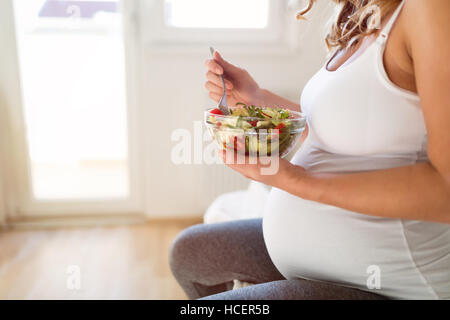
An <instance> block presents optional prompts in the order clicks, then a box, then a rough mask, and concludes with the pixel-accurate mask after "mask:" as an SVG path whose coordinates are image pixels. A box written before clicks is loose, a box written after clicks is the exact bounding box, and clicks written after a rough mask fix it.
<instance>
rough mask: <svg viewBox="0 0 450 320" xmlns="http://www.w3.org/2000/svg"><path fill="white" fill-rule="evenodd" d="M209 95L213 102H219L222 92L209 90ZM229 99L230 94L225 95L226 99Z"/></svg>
mask: <svg viewBox="0 0 450 320" xmlns="http://www.w3.org/2000/svg"><path fill="white" fill-rule="evenodd" d="M209 97H210V98H211V99H212V100H213V101H215V102H219V101H220V99H222V94H221V93H220V94H219V93H215V92H210V93H209ZM230 99H231V96H229V95H227V100H228V101H229V100H230Z"/></svg>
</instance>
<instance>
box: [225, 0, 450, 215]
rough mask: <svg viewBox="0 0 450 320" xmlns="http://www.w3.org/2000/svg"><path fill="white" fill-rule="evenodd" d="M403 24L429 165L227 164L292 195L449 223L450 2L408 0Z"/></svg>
mask: <svg viewBox="0 0 450 320" xmlns="http://www.w3.org/2000/svg"><path fill="white" fill-rule="evenodd" d="M404 10H405V12H404V14H405V19H403V21H407V22H408V24H407V25H405V26H404V28H405V34H406V37H407V38H408V39H407V40H406V42H407V46H408V48H409V49H408V50H409V51H410V55H411V58H412V60H413V63H414V71H415V76H416V83H417V87H418V92H419V95H420V99H421V104H422V109H423V114H424V118H425V122H426V126H427V130H428V155H429V160H430V162H429V163H420V164H416V165H412V166H408V167H402V168H394V169H388V170H380V171H372V172H366V173H354V174H312V173H308V172H306V171H305V170H304V169H303V168H301V167H298V166H294V165H292V164H291V163H289V162H287V161H285V160H280V166H279V171H278V173H277V174H276V175H274V176H263V175H261V165H249V164H246V165H233V164H232V165H230V166H231V167H233V168H234V169H235V170H237V171H239V172H241V173H242V174H244V175H245V176H247V177H250V178H252V179H255V180H258V181H261V182H264V183H267V184H270V185H272V186H275V187H278V188H280V189H283V190H285V191H287V192H289V193H291V194H293V195H296V196H299V197H302V198H305V199H309V200H313V201H317V202H321V203H325V204H329V205H333V206H337V207H341V208H344V209H348V210H352V211H355V212H360V213H364V214H368V215H374V216H379V217H387V218H401V219H410V220H426V221H434V222H442V223H450V63H449V62H450V61H449V60H450V43H449V41H448V40H449V39H450V19H448V13H449V12H450V1H448V0H427V1H423V0H407V4H406V6H405V8H404Z"/></svg>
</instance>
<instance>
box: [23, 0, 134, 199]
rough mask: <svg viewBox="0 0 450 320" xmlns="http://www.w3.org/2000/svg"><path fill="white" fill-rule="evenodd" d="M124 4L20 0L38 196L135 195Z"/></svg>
mask: <svg viewBox="0 0 450 320" xmlns="http://www.w3.org/2000/svg"><path fill="white" fill-rule="evenodd" d="M120 7H121V6H120V1H119V0H115V1H114V0H111V1H106V0H102V1H91V0H83V1H60V0H36V1H29V0H14V10H15V21H16V34H17V43H18V55H19V63H20V79H21V84H22V100H23V110H24V117H25V119H24V120H25V125H26V129H27V137H26V138H27V145H28V154H29V159H28V164H29V178H30V188H31V190H30V191H31V192H30V193H31V195H30V197H31V198H32V199H33V201H44V202H61V201H62V202H64V201H97V200H98V201H100V200H101V199H108V200H124V199H129V198H130V196H131V188H130V179H131V177H130V159H129V147H128V138H129V137H128V132H129V128H128V125H127V124H128V109H127V94H126V72H125V54H124V45H123V32H122V14H121V12H120V10H119V9H120Z"/></svg>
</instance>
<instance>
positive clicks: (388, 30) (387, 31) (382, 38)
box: [378, 0, 405, 44]
mask: <svg viewBox="0 0 450 320" xmlns="http://www.w3.org/2000/svg"><path fill="white" fill-rule="evenodd" d="M404 5H405V0H402V1H401V3H400V4H399V6H398V8H397V9H396V10H395V12H394V14H393V15H392V17H391V18H390V19H389V22H388V23H387V25H386V26H385V27H384V28H383V30H382V31H381V34H380V36H379V38H378V40H379V41H380V42H381V43H383V44H384V43H385V42H386V41H387V39H388V37H389V34H390V33H391V30H392V28H393V27H394V24H395V22H396V21H397V18H398V16H399V15H400V12H401V11H402V8H403V6H404Z"/></svg>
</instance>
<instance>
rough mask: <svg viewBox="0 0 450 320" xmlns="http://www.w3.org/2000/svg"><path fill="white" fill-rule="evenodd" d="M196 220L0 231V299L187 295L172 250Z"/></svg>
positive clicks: (181, 297)
mask: <svg viewBox="0 0 450 320" xmlns="http://www.w3.org/2000/svg"><path fill="white" fill-rule="evenodd" d="M193 223H194V221H192V222H181V221H180V222H167V221H166V222H151V223H147V224H144V225H133V226H121V227H103V228H101V227H98V228H82V229H74V228H70V229H57V230H43V231H8V232H3V233H0V299H185V295H184V294H183V292H182V290H181V288H180V287H179V286H178V285H177V283H176V281H175V279H174V278H173V277H172V275H171V273H170V269H169V266H168V250H169V246H170V243H171V241H172V240H173V238H174V237H175V236H176V235H177V234H178V233H179V232H180V231H181V230H182V229H184V228H185V227H187V226H188V225H190V224H193ZM71 266H75V267H71ZM71 268H72V269H71ZM73 268H75V269H73ZM77 270H79V271H80V277H79V279H80V282H79V283H80V284H81V287H80V289H76V288H74V283H75V284H76V281H75V282H74V281H72V280H73V276H76V274H77ZM74 271H75V273H71V272H74ZM75 286H76V285H75Z"/></svg>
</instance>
